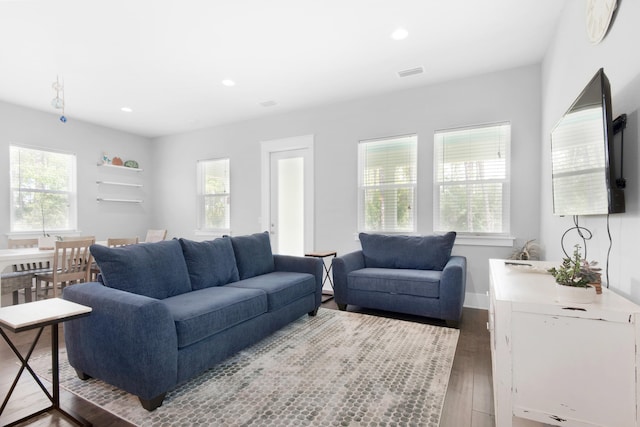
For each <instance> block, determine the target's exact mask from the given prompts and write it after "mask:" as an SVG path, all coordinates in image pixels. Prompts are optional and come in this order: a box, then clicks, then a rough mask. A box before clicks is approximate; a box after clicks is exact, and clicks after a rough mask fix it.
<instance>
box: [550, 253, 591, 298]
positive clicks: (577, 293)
mask: <svg viewBox="0 0 640 427" xmlns="http://www.w3.org/2000/svg"><path fill="white" fill-rule="evenodd" d="M595 265H596V263H595V262H593V263H590V262H587V261H586V260H583V259H582V254H581V253H580V245H575V246H574V250H573V257H572V258H564V259H563V260H562V265H561V266H560V267H557V268H556V267H553V268H550V269H549V270H548V271H549V273H551V275H552V276H553V277H554V278H555V279H556V295H557V296H558V300H559V301H560V302H574V303H582V304H586V303H590V302H592V301H593V299H594V297H595V295H596V288H595V286H593V285H591V283H595V282H593V281H594V280H596V279H598V281H599V279H600V276H599V273H598V271H600V269H599V268H596V267H595Z"/></svg>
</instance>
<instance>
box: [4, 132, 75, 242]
mask: <svg viewBox="0 0 640 427" xmlns="http://www.w3.org/2000/svg"><path fill="white" fill-rule="evenodd" d="M14 149H15V150H28V151H34V152H40V153H46V154H55V155H62V156H68V159H67V160H68V164H67V166H68V173H69V175H68V176H67V179H68V186H69V189H68V190H66V191H65V190H47V189H43V188H33V187H29V186H24V185H23V183H22V182H20V183H19V185H20V184H22V185H21V186H15V183H14V180H13V174H12V170H13V167H14V161H15V159H14V158H13V156H14ZM77 163H78V157H77V155H76V154H75V153H71V152H66V151H61V150H55V149H50V148H42V147H34V146H28V145H22V144H15V143H11V144H9V234H11V235H34V234H37V235H43V234H44V235H50V234H52V233H55V234H65V233H68V232H75V231H77V229H78V167H77ZM36 185H37V183H36ZM16 191H17V192H19V193H22V192H24V193H37V194H55V195H59V194H65V195H67V203H68V207H67V218H66V223H67V227H66V228H60V227H57V228H56V227H52V226H47V222H46V220H43V223H42V225H41V224H38V227H37V228H31V229H26V228H23V229H18V228H16V225H17V219H16V211H15V209H14V200H15V199H14V194H15V192H16Z"/></svg>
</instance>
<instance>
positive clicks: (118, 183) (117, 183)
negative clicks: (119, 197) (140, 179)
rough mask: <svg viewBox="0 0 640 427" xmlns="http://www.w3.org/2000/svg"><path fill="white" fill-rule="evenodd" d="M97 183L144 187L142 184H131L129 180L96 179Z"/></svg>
mask: <svg viewBox="0 0 640 427" xmlns="http://www.w3.org/2000/svg"><path fill="white" fill-rule="evenodd" d="M96 184H103V185H117V186H120V187H135V188H142V184H131V183H128V182H115V181H96Z"/></svg>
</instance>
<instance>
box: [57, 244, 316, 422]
mask: <svg viewBox="0 0 640 427" xmlns="http://www.w3.org/2000/svg"><path fill="white" fill-rule="evenodd" d="M91 253H92V254H93V256H94V258H95V259H96V262H97V264H98V267H100V270H101V275H102V277H101V279H102V283H98V282H92V283H85V284H79V285H74V286H68V287H66V288H65V289H64V292H63V298H64V299H66V300H69V301H74V302H77V303H80V304H84V305H87V306H90V307H92V308H93V311H92V312H91V315H90V316H87V317H84V318H81V319H76V320H72V321H70V322H66V323H65V325H64V327H65V333H64V335H65V342H66V346H67V354H68V357H69V363H70V364H71V366H72V367H73V368H74V369H75V370H76V372H77V373H78V376H79V377H80V378H81V379H87V378H90V377H94V378H98V379H100V380H103V381H105V382H106V383H109V384H111V385H114V386H116V387H118V388H121V389H123V390H125V391H127V392H129V393H132V394H134V395H136V396H138V398H139V400H140V402H141V403H142V406H143V407H144V408H145V409H147V410H149V411H152V410H154V409H156V408H157V407H158V406H160V405H161V404H162V401H163V399H164V396H165V394H166V392H167V391H168V390H171V389H172V388H175V387H176V386H177V385H178V384H180V383H183V382H185V381H187V380H189V379H190V378H193V377H194V376H195V375H197V374H199V373H201V372H202V371H204V370H206V369H208V368H210V367H211V366H212V365H214V364H216V363H218V362H220V361H222V360H224V359H225V358H227V357H229V356H231V355H232V354H234V353H236V352H237V351H239V350H241V349H243V348H245V347H247V346H249V345H251V344H253V343H255V342H257V341H258V340H260V339H262V338H264V337H265V336H267V335H269V334H271V333H272V332H274V331H276V330H277V329H279V328H281V327H283V326H284V325H286V324H288V323H290V322H292V321H293V320H295V319H297V318H299V317H300V316H302V315H304V314H306V313H308V314H309V315H310V316H314V315H315V314H316V313H317V310H318V307H319V306H320V301H321V297H322V261H321V260H320V259H316V258H304V257H292V256H283V255H272V253H271V245H270V242H269V235H268V234H266V233H258V234H253V235H249V236H238V237H223V238H220V239H215V240H211V241H206V242H194V241H190V240H186V239H179V240H176V239H174V240H170V241H162V242H158V243H141V244H138V245H131V246H125V247H120V248H107V247H104V246H99V245H93V246H92V247H91Z"/></svg>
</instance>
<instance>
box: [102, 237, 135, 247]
mask: <svg viewBox="0 0 640 427" xmlns="http://www.w3.org/2000/svg"><path fill="white" fill-rule="evenodd" d="M137 243H138V236H136V237H109V238H108V239H107V246H108V247H110V248H116V247H119V246H128V245H135V244H137Z"/></svg>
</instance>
